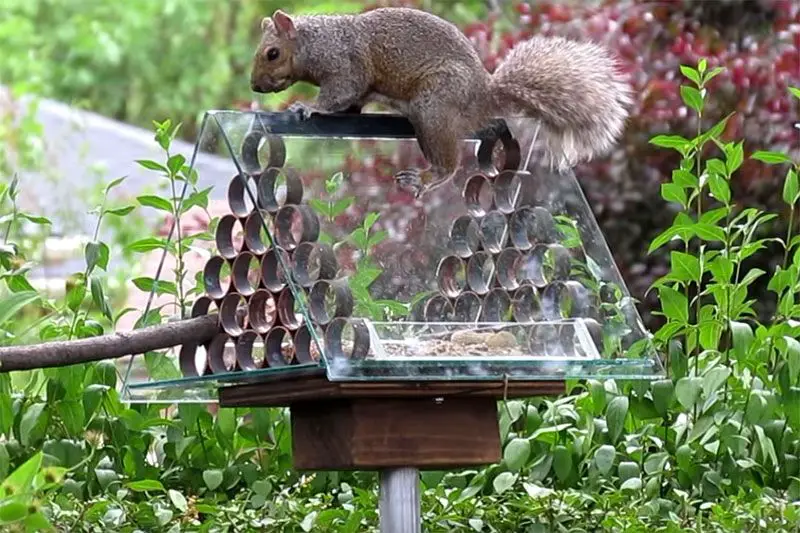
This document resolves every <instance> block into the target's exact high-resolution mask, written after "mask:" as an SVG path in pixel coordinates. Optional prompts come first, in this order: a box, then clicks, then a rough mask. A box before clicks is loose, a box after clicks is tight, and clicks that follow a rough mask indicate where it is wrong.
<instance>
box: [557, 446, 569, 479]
mask: <svg viewBox="0 0 800 533" xmlns="http://www.w3.org/2000/svg"><path fill="white" fill-rule="evenodd" d="M553 470H554V471H555V473H556V476H557V477H558V479H560V480H561V481H566V480H567V478H569V474H570V472H572V453H570V451H569V449H567V447H566V446H564V445H558V446H556V447H555V448H554V449H553Z"/></svg>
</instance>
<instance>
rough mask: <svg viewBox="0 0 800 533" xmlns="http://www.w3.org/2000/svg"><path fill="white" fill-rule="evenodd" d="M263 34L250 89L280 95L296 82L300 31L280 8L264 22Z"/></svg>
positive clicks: (262, 26) (254, 62) (262, 23)
mask: <svg viewBox="0 0 800 533" xmlns="http://www.w3.org/2000/svg"><path fill="white" fill-rule="evenodd" d="M261 32H262V36H261V43H260V44H259V45H258V49H257V50H256V54H255V59H254V61H253V70H252V72H251V73H250V88H251V89H252V90H253V91H255V92H257V93H277V92H280V91H283V90H284V89H286V88H287V87H289V86H290V85H292V84H293V83H294V82H295V79H294V76H293V74H294V51H295V48H296V44H297V29H296V28H295V26H294V21H293V20H292V19H291V17H289V15H287V14H286V13H284V12H283V11H281V10H280V9H279V10H277V11H275V13H274V14H273V15H272V17H265V18H264V19H263V20H262V21H261Z"/></svg>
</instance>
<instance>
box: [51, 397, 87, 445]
mask: <svg viewBox="0 0 800 533" xmlns="http://www.w3.org/2000/svg"><path fill="white" fill-rule="evenodd" d="M56 413H57V414H58V416H59V418H61V421H62V422H63V423H64V426H65V427H66V428H67V431H68V432H69V434H70V436H72V437H77V436H78V435H80V434H81V432H82V431H83V420H84V416H85V413H84V410H83V402H82V401H80V400H61V401H60V402H58V405H57V407H56Z"/></svg>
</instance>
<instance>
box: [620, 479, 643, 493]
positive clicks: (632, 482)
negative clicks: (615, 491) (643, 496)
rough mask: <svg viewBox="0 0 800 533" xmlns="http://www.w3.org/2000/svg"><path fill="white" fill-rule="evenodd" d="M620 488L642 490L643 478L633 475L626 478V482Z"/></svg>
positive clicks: (632, 490) (634, 490)
mask: <svg viewBox="0 0 800 533" xmlns="http://www.w3.org/2000/svg"><path fill="white" fill-rule="evenodd" d="M619 488H620V490H623V491H626V490H629V491H631V492H636V491H639V490H642V479H641V478H638V477H632V478H630V479H627V480H625V482H624V483H623V484H622V485H621V486H620V487H619Z"/></svg>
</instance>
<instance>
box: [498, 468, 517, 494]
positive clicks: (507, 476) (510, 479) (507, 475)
mask: <svg viewBox="0 0 800 533" xmlns="http://www.w3.org/2000/svg"><path fill="white" fill-rule="evenodd" d="M516 481H517V476H516V475H515V474H512V473H511V472H501V473H500V474H499V475H498V476H497V477H496V478H494V480H493V481H492V487H494V492H495V494H503V493H504V492H505V491H507V490H508V489H510V488H511V487H512V486H513V485H514V483H515V482H516Z"/></svg>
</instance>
